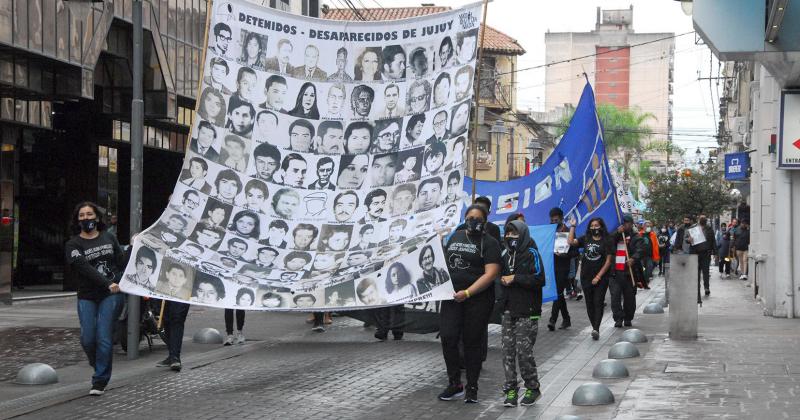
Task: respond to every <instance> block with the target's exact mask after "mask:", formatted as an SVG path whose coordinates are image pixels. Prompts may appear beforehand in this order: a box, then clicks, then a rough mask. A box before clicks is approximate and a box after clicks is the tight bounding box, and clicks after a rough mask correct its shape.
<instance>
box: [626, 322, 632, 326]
mask: <svg viewBox="0 0 800 420" xmlns="http://www.w3.org/2000/svg"><path fill="white" fill-rule="evenodd" d="M631 325H633V324H632V323H631V322H630V321H625V326H626V327H630V326H631Z"/></svg>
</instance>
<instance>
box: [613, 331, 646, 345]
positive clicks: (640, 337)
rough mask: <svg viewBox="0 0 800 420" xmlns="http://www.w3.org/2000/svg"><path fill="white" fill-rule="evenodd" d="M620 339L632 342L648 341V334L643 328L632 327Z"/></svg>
mask: <svg viewBox="0 0 800 420" xmlns="http://www.w3.org/2000/svg"><path fill="white" fill-rule="evenodd" d="M619 341H627V342H630V343H646V342H647V336H645V335H644V333H643V332H642V330H639V329H636V328H631V329H629V330H625V332H624V333H622V336H621V337H620V340H619Z"/></svg>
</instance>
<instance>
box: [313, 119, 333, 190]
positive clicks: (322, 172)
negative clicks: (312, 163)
mask: <svg viewBox="0 0 800 420" xmlns="http://www.w3.org/2000/svg"><path fill="white" fill-rule="evenodd" d="M323 124H324V123H323ZM340 127H341V125H340ZM340 131H341V130H340ZM335 170H336V164H335V162H334V161H333V159H331V158H330V157H328V156H324V157H321V158H319V159H318V160H317V179H315V180H314V182H312V183H310V184H308V189H309V190H335V189H336V187H335V184H334V181H333V173H334V171H335Z"/></svg>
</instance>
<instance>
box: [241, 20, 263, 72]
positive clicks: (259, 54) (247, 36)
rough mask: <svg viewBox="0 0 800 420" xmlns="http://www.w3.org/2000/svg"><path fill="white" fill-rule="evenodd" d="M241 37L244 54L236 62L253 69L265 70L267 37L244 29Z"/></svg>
mask: <svg viewBox="0 0 800 420" xmlns="http://www.w3.org/2000/svg"><path fill="white" fill-rule="evenodd" d="M241 37H242V39H241V47H242V52H241V53H240V54H239V58H238V59H237V60H236V61H237V62H238V63H239V64H241V65H243V66H246V67H250V68H252V69H256V70H264V69H265V65H266V61H267V57H266V51H267V42H268V38H267V36H266V35H261V34H258V33H255V32H249V31H246V30H244V29H243V30H242V31H241Z"/></svg>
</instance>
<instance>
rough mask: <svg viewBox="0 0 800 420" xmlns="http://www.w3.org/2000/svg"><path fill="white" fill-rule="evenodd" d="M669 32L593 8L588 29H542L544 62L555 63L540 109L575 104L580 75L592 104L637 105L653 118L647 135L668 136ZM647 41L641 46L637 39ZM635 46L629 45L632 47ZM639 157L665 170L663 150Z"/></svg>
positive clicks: (625, 13)
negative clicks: (644, 29)
mask: <svg viewBox="0 0 800 420" xmlns="http://www.w3.org/2000/svg"><path fill="white" fill-rule="evenodd" d="M673 36H674V34H673V33H637V32H634V30H633V6H631V7H630V9H621V10H601V9H600V8H599V7H598V8H597V21H596V24H595V29H594V30H593V31H590V32H547V33H546V34H545V62H546V63H556V64H554V65H551V66H548V67H547V69H546V72H545V83H546V87H545V112H549V111H551V110H553V109H556V108H559V107H563V106H564V105H566V104H569V105H573V106H575V105H576V104H577V102H578V99H579V98H580V95H581V92H582V91H583V87H584V85H585V83H586V79H585V78H584V76H583V74H584V73H586V75H587V77H588V79H589V81H590V82H591V83H592V86H593V87H594V91H595V98H596V100H597V102H598V103H607V104H613V105H615V106H617V107H619V108H638V109H639V110H640V111H641V112H645V113H651V114H653V116H654V117H655V118H654V119H651V120H649V121H648V123H647V124H648V126H649V127H650V128H651V130H652V132H653V135H651V136H650V138H649V139H648V140H647V142H648V143H649V142H651V141H662V142H663V141H672V135H671V133H672V103H673V102H672V92H673V85H672V83H673V67H674V53H675V41H674V39H672V37H673ZM642 43H647V44H645V45H641V46H635V45H638V44H642ZM632 46H635V47H632ZM640 158H641V159H646V160H650V161H651V162H653V167H654V168H662V169H665V168H666V165H667V162H666V155H665V154H664V153H660V152H656V151H648V152H646V153H644V155H643V156H641V157H640Z"/></svg>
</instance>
